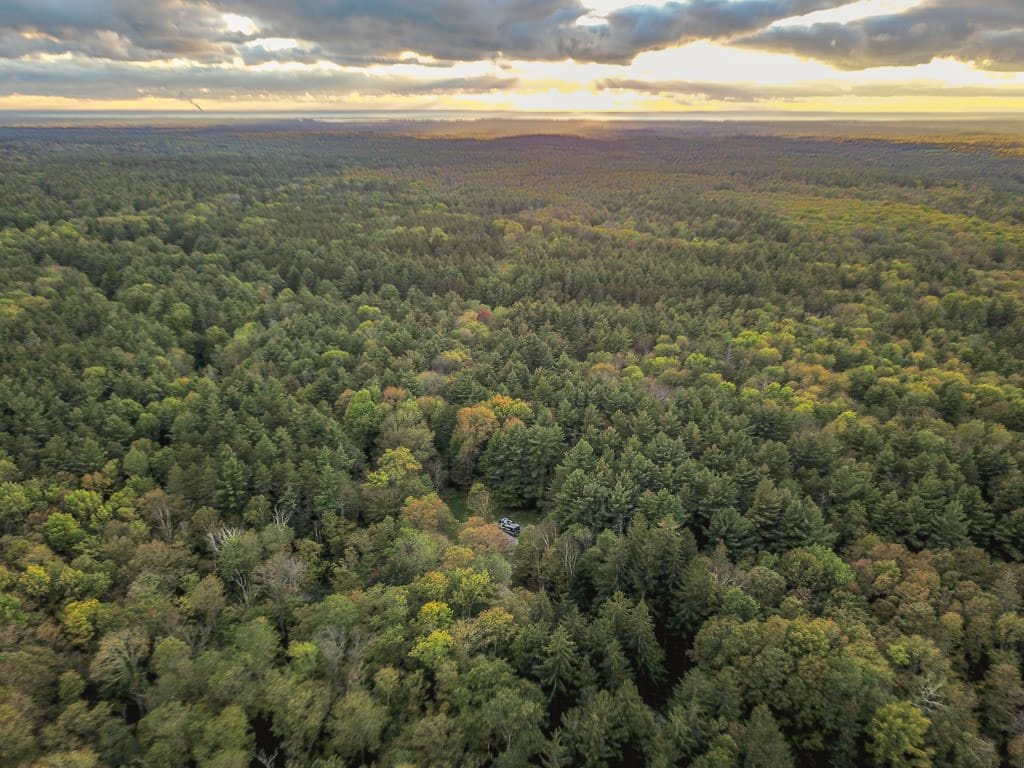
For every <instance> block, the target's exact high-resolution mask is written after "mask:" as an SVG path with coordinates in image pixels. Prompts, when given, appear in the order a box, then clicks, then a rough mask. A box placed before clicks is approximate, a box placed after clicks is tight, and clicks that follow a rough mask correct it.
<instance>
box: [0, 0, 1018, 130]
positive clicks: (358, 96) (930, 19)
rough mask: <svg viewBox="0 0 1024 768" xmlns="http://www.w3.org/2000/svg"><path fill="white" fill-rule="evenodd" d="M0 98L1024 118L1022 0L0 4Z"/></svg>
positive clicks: (24, 105)
mask: <svg viewBox="0 0 1024 768" xmlns="http://www.w3.org/2000/svg"><path fill="white" fill-rule="evenodd" d="M0 109H17V110H32V109H38V110H58V109H104V110H109V109H131V110H142V109H159V110H194V111H195V110H205V111H211V110H218V111H219V110H260V111H266V110H275V109H280V110H289V111H294V110H320V111H322V110H352V109H381V110H403V111H405V110H445V111H450V110H463V109H464V110H485V111H488V112H493V111H503V110H511V111H525V112H547V111H550V112H581V113H597V112H633V111H636V112H651V111H677V112H715V111H729V112H736V111H749V112H759V111H772V112H777V111H792V112H811V111H813V112H822V111H826V112H829V111H835V112H865V113H872V112H914V113H921V112H946V113H949V112H954V113H963V114H965V115H968V116H969V115H970V114H972V113H974V114H978V113H991V112H1024V0H675V1H674V2H654V1H653V0H652V1H651V2H647V3H643V4H636V3H635V2H633V3H629V2H621V1H619V0H0Z"/></svg>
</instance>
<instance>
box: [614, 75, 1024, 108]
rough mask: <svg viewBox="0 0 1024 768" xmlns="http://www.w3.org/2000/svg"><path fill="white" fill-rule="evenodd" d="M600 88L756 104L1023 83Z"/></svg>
mask: <svg viewBox="0 0 1024 768" xmlns="http://www.w3.org/2000/svg"><path fill="white" fill-rule="evenodd" d="M597 87H598V89H600V90H623V91H634V92H638V93H651V94H657V95H660V96H672V97H675V98H677V99H678V100H679V101H684V102H690V101H697V100H709V101H725V102H735V103H757V102H766V101H797V100H800V99H822V98H825V99H828V98H844V97H861V98H875V97H886V98H888V97H893V96H899V97H904V98H907V97H923V98H958V97H959V98H964V97H966V98H1024V85H1020V86H1016V87H1006V86H980V85H979V86H948V85H945V84H943V83H938V82H898V83H837V82H829V81H815V82H805V83H787V84H772V85H766V84H763V83H709V82H699V81H689V80H667V81H646V80H632V79H620V78H607V79H604V80H599V81H598V82H597Z"/></svg>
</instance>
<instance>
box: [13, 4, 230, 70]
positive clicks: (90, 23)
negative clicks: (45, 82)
mask: <svg viewBox="0 0 1024 768" xmlns="http://www.w3.org/2000/svg"><path fill="white" fill-rule="evenodd" d="M0 31H2V32H3V33H4V37H3V38H0V44H2V45H0V56H3V57H5V58H11V57H12V54H14V53H17V49H15V50H12V49H11V48H9V47H8V42H7V40H8V39H9V38H10V33H11V32H15V33H18V34H19V35H20V36H21V37H22V44H21V45H22V47H24V46H29V47H31V46H32V44H33V41H35V44H36V48H37V50H39V49H45V48H47V47H48V46H49V45H50V44H53V43H54V42H56V44H57V45H58V46H60V47H61V48H62V49H63V50H64V51H71V52H78V53H85V54H88V55H90V56H96V57H101V58H109V59H115V60H126V61H127V60H132V61H145V60H153V59H160V58H167V57H174V56H189V57H202V58H206V59H210V58H223V57H224V56H227V55H230V54H231V52H232V44H233V43H236V42H240V41H241V40H242V39H244V37H243V36H240V35H238V34H237V33H230V32H229V31H228V28H227V25H226V23H225V21H224V19H223V17H222V15H221V14H220V13H219V12H218V11H217V10H216V9H214V8H213V7H212V6H211V5H210V4H209V3H207V2H202V1H193V0H4V1H3V2H2V3H0Z"/></svg>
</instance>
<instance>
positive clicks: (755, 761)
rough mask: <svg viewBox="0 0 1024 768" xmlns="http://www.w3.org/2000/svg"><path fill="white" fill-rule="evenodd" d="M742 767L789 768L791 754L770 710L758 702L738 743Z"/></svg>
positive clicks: (791, 758)
mask: <svg viewBox="0 0 1024 768" xmlns="http://www.w3.org/2000/svg"><path fill="white" fill-rule="evenodd" d="M738 746H739V749H740V753H741V754H742V756H743V757H742V761H743V762H742V765H743V768H790V767H791V766H792V765H793V755H792V754H791V753H790V750H789V745H788V744H787V743H786V739H785V737H784V736H783V735H782V731H780V730H779V725H778V723H776V722H775V718H774V717H772V713H771V710H770V709H768V707H767V706H766V705H764V704H758V705H757V706H756V707H754V710H753V712H751V714H750V720H748V721H747V726H746V728H744V730H743V735H742V736H741V737H740V739H739V743H738Z"/></svg>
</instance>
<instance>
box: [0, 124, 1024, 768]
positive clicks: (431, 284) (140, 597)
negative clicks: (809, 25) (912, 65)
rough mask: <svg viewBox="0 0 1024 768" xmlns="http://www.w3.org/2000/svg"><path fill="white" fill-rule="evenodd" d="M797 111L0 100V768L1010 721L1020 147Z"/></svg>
mask: <svg viewBox="0 0 1024 768" xmlns="http://www.w3.org/2000/svg"><path fill="white" fill-rule="evenodd" d="M463 133H466V132H465V131H463ZM826 133H827V132H826V131H822V130H820V129H818V130H816V131H815V132H810V131H808V132H807V135H800V132H799V130H796V129H792V128H791V129H788V130H787V131H785V132H779V133H777V134H775V135H772V134H771V133H770V132H760V133H759V134H757V135H755V134H754V133H749V134H745V133H744V132H743V130H742V129H736V128H735V127H733V128H731V129H729V130H728V131H725V130H723V131H718V130H716V129H715V128H714V127H713V126H710V127H709V126H703V127H701V128H700V129H699V130H697V129H694V130H686V129H682V128H681V129H678V130H669V129H665V128H661V129H658V130H654V129H652V130H650V131H645V130H642V129H635V128H626V127H623V128H621V129H617V130H612V129H608V130H603V131H597V132H594V133H593V134H590V135H572V134H571V132H565V131H563V132H559V133H555V132H551V133H544V132H543V131H538V132H536V133H530V134H528V135H507V136H497V137H476V138H474V137H472V136H469V135H458V136H456V135H451V136H445V135H443V131H433V132H431V135H429V136H428V135H425V134H423V133H418V132H417V131H415V130H410V131H402V130H397V129H388V130H384V129H379V130H378V129H375V128H374V127H372V126H370V127H365V126H364V127H358V128H352V127H346V126H328V125H324V124H318V125H310V124H309V123H305V124H302V125H299V124H290V123H288V124H285V123H281V124H268V125H241V124H239V125H224V126H211V125H206V126H177V127H162V128H145V127H120V128H118V127H77V128H58V127H47V128H7V129H0V768H15V767H21V766H24V767H25V768H99V767H100V766H111V767H112V766H147V767H150V766H151V767H153V768H192V767H195V768H249V767H250V766H252V767H254V768H259V767H261V766H262V767H263V768H343V767H346V766H353V767H358V766H367V767H369V766H379V767H381V768H420V767H422V768H428V767H434V766H442V767H443V766H451V767H453V768H461V767H463V766H465V767H467V768H478V767H479V768H482V767H483V766H498V767H501V768H512V767H514V766H544V767H545V768H556V767H558V766H587V767H588V768H600V767H602V766H609V767H610V766H656V767H667V766H693V768H730V767H732V766H735V767H737V768H797V767H803V766H814V767H817V766H822V767H824V766H830V767H831V766H835V767H836V768H855V767H857V766H875V767H877V768H928V767H929V766H935V767H936V768H946V767H948V768H972V767H976V768H995V767H996V766H1018V767H1021V766H1024V664H1022V661H1024V290H1022V286H1024V203H1022V201H1024V153H1022V152H1016V151H1006V149H1005V147H1002V146H999V145H997V144H994V143H993V144H989V143H986V141H984V140H983V139H982V140H978V141H970V142H951V141H944V140H943V139H942V138H941V137H937V136H928V137H925V136H916V135H905V136H898V135H896V133H895V131H891V133H892V135H888V136H882V137H870V136H853V135H840V134H837V135H832V136H829V135H826ZM812 134H813V135H812ZM501 517H510V518H512V519H514V520H516V521H518V522H519V523H521V525H522V533H521V535H520V536H519V537H518V538H513V537H511V536H508V535H506V534H505V533H504V532H502V530H501V529H500V528H499V526H498V524H497V521H498V520H499V518H501Z"/></svg>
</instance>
